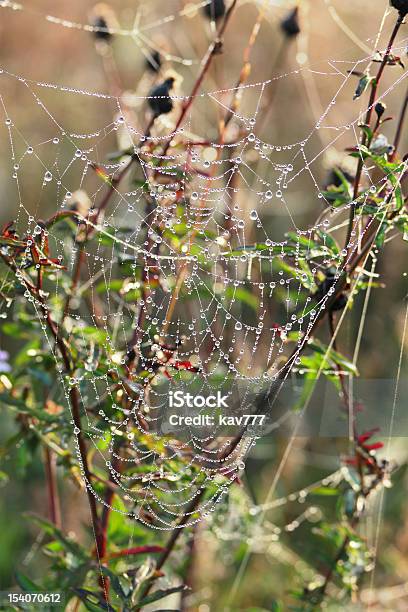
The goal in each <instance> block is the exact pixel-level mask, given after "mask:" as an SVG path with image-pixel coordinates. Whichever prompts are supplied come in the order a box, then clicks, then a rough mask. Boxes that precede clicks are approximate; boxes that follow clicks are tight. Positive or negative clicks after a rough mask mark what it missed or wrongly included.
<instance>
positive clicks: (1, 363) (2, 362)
mask: <svg viewBox="0 0 408 612" xmlns="http://www.w3.org/2000/svg"><path fill="white" fill-rule="evenodd" d="M8 358H9V354H8V353H7V351H1V350H0V372H10V370H11V366H10V364H9V362H8Z"/></svg>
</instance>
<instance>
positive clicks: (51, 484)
mask: <svg viewBox="0 0 408 612" xmlns="http://www.w3.org/2000/svg"><path fill="white" fill-rule="evenodd" d="M44 455H45V457H44V464H45V477H46V481H47V489H48V507H49V517H50V520H51V522H52V523H53V524H54V525H55V526H56V527H61V508H60V503H59V496H58V485H57V474H56V457H55V454H54V453H53V452H52V451H51V450H50V449H49V448H48V446H46V447H45V449H44Z"/></svg>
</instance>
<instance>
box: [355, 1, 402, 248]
mask: <svg viewBox="0 0 408 612" xmlns="http://www.w3.org/2000/svg"><path fill="white" fill-rule="evenodd" d="M403 21H404V15H402V13H399V15H398V19H397V22H396V24H395V26H394V29H393V31H392V33H391V37H390V40H389V41H388V45H387V50H386V52H385V54H384V57H383V59H382V62H381V64H380V67H379V69H378V72H377V75H376V77H375V79H374V80H373V82H372V84H371V94H370V99H369V102H368V107H367V112H366V116H365V121H364V123H365V125H368V126H369V125H370V123H371V117H372V114H373V110H374V105H375V100H376V97H377V91H378V86H379V84H380V80H381V77H382V75H383V72H384V69H385V67H386V65H387V63H388V58H389V56H390V53H391V50H392V46H393V44H394V41H395V38H396V36H397V34H398V31H399V29H400V27H401V25H402V23H403ZM367 143H368V137H367V134H366V132H363V134H362V137H361V143H360V145H361V146H363V147H364V146H366V145H367ZM363 166H364V159H363V155H362V154H360V156H359V160H358V166H357V171H356V176H355V179H354V190H353V202H352V203H351V205H350V215H349V222H348V227H347V234H346V240H345V247H344V248H345V249H347V252H348V251H349V248H350V240H351V234H352V231H353V224H354V217H355V211H356V200H357V198H358V193H359V189H360V181H361V175H362V172H363ZM346 257H347V256H346Z"/></svg>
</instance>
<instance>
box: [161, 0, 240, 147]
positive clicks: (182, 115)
mask: <svg viewBox="0 0 408 612" xmlns="http://www.w3.org/2000/svg"><path fill="white" fill-rule="evenodd" d="M236 4H237V0H233V2H232V4H231V6H230V7H229V9H228V10H227V12H226V13H225V16H224V19H223V21H222V23H221V26H220V27H219V29H218V31H217V34H216V37H215V39H214V41H213V42H212V43H211V45H210V48H209V49H208V52H207V57H206V59H205V62H204V64H203V67H202V68H201V72H200V74H199V75H198V77H197V80H196V82H195V83H194V87H193V89H192V91H191V93H190V95H189V97H188V98H187V100H186V101H185V102H184V104H183V107H182V110H181V113H180V116H179V118H178V120H177V123H176V125H175V128H174V130H173V133H176V132H177V130H178V129H179V127H180V126H181V124H182V123H183V121H184V118H185V116H186V114H187V111H188V110H189V108H190V106H191V105H192V103H193V101H194V98H195V96H196V95H197V93H198V91H199V89H200V87H201V84H202V82H203V80H204V78H205V76H206V74H207V72H208V70H209V68H210V66H211V63H212V60H213V58H214V56H215V55H216V54H217V52H219V48H220V44H222V42H221V39H222V36H223V35H224V33H225V29H226V27H227V25H228V23H229V20H230V18H231V16H232V14H233V12H234V9H235V7H236ZM172 139H173V137H171V138H169V140H167V142H166V143H165V145H164V148H163V153H162V155H166V153H167V151H168V149H169V147H170V143H171V141H172Z"/></svg>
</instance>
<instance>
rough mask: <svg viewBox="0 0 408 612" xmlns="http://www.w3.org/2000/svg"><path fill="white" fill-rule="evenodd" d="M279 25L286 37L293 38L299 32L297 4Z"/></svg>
mask: <svg viewBox="0 0 408 612" xmlns="http://www.w3.org/2000/svg"><path fill="white" fill-rule="evenodd" d="M280 26H281V30H282V31H283V32H284V34H286V36H287V37H288V38H293V37H295V36H297V35H298V34H299V33H300V25H299V8H298V7H297V6H296V7H295V8H294V9H293V10H291V11H290V13H289V14H288V15H287V16H286V17H285V18H284V19H283V20H282V21H281V24H280Z"/></svg>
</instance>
